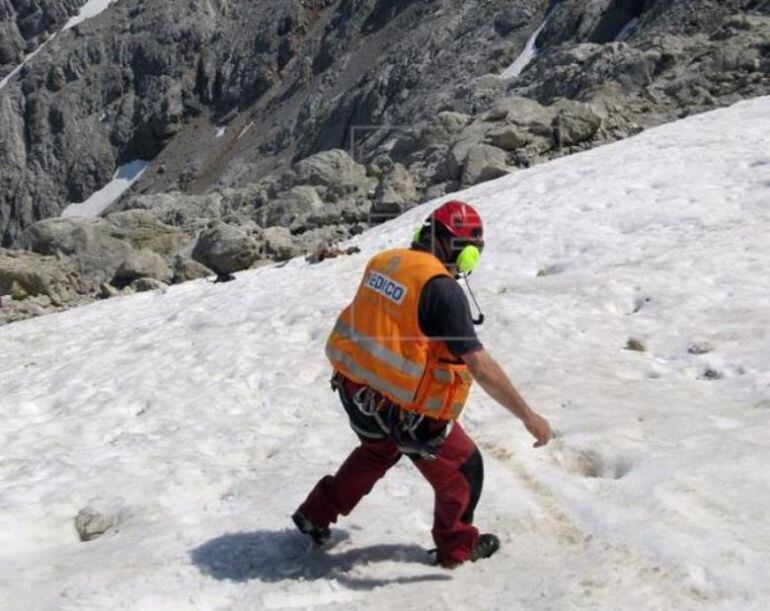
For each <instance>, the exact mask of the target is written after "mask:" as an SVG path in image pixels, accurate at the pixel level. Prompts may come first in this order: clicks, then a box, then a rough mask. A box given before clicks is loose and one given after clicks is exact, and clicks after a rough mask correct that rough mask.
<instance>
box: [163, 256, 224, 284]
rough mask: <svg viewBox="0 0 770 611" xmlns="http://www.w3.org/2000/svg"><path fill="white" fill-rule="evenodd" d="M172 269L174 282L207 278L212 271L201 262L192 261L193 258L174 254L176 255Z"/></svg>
mask: <svg viewBox="0 0 770 611" xmlns="http://www.w3.org/2000/svg"><path fill="white" fill-rule="evenodd" d="M173 269H174V278H173V281H174V282H175V283H179V282H187V281H188V280H198V279H200V278H208V277H209V276H211V275H212V274H213V273H214V272H213V271H212V270H210V269H209V268H208V267H206V266H205V265H203V264H202V263H198V261H194V260H193V259H188V258H187V257H185V256H183V255H176V257H174V264H173Z"/></svg>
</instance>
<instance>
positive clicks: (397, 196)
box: [369, 163, 419, 223]
mask: <svg viewBox="0 0 770 611" xmlns="http://www.w3.org/2000/svg"><path fill="white" fill-rule="evenodd" d="M418 199H419V195H418V194H417V189H416V188H415V185H414V179H413V178H412V175H411V174H410V173H409V170H407V169H406V168H405V167H404V166H403V165H401V164H400V163H397V164H395V165H394V166H393V169H392V170H391V171H390V173H388V174H386V175H385V176H384V177H383V178H382V180H381V181H380V184H379V185H377V189H376V190H375V192H374V202H372V206H371V209H370V212H369V218H370V221H371V222H375V223H376V222H382V221H386V220H389V219H391V218H393V217H394V216H397V215H399V214H401V213H402V212H404V211H405V210H407V209H409V208H411V207H413V206H414V205H416V204H417V202H418Z"/></svg>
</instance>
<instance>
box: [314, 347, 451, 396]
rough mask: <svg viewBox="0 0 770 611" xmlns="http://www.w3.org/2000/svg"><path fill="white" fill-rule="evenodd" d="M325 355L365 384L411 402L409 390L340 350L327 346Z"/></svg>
mask: <svg viewBox="0 0 770 611" xmlns="http://www.w3.org/2000/svg"><path fill="white" fill-rule="evenodd" d="M326 356H328V357H329V360H331V361H332V362H335V361H336V362H338V363H342V364H343V365H345V367H347V368H348V369H349V370H350V372H351V373H352V374H353V375H354V376H356V377H358V378H360V379H362V380H363V381H365V382H366V383H367V384H370V385H371V386H372V387H374V388H377V389H381V390H384V391H385V392H387V393H389V394H391V395H392V396H394V397H395V398H396V399H397V400H398V401H401V402H402V403H404V404H409V403H412V401H414V394H413V393H411V392H409V391H408V390H404V389H403V388H398V387H397V386H394V385H393V384H391V383H390V382H386V381H385V380H383V379H382V378H381V377H380V376H378V375H377V374H376V373H374V372H372V371H369V370H368V369H365V368H363V367H361V365H359V364H358V363H356V362H355V360H353V359H352V358H350V357H349V356H348V355H347V354H345V353H343V352H340V351H339V350H336V349H335V348H332V347H330V346H327V347H326ZM440 407H441V406H440V405H439V408H440Z"/></svg>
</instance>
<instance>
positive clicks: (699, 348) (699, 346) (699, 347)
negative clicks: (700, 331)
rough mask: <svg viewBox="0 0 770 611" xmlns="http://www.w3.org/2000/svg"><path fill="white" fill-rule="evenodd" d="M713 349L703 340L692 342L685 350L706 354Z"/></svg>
mask: <svg viewBox="0 0 770 611" xmlns="http://www.w3.org/2000/svg"><path fill="white" fill-rule="evenodd" d="M713 351H714V346H713V345H712V344H711V343H710V342H707V341H705V340H701V341H697V342H694V343H693V344H691V345H690V347H689V348H687V352H689V353H690V354H708V353H709V352H713Z"/></svg>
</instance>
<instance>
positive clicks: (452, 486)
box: [299, 422, 483, 566]
mask: <svg viewBox="0 0 770 611" xmlns="http://www.w3.org/2000/svg"><path fill="white" fill-rule="evenodd" d="M401 455H402V453H401V452H400V451H399V449H398V448H397V447H396V445H395V444H394V443H393V442H392V441H391V440H390V439H382V440H366V439H362V440H361V445H359V446H358V447H357V448H356V449H355V450H353V452H351V454H350V456H348V458H347V460H346V461H345V462H344V463H343V464H342V466H341V467H340V468H339V470H338V471H337V473H336V474H334V475H327V476H326V477H324V478H322V479H321V480H320V481H319V482H318V483H317V484H316V486H315V488H313V490H312V492H311V493H310V495H309V496H308V498H307V500H306V501H305V502H304V503H303V504H302V505H301V506H300V508H299V510H300V511H301V512H302V514H303V515H304V516H305V517H307V518H308V519H310V520H311V521H313V522H314V523H315V524H316V525H318V526H326V525H328V524H329V523H331V522H336V521H337V517H338V516H340V515H348V514H349V513H350V512H351V511H352V510H353V508H354V507H355V506H356V505H357V504H358V502H359V501H360V500H361V498H362V497H363V496H364V495H366V494H368V493H369V492H370V491H371V489H372V488H373V487H374V484H375V483H376V482H377V480H379V479H380V478H381V477H382V476H383V475H385V473H386V472H387V470H388V469H390V468H391V467H392V466H393V465H395V464H396V463H397V462H398V460H399V459H400V458H401ZM412 460H413V462H414V464H415V466H416V467H417V468H418V469H419V470H420V473H422V474H423V476H424V477H425V479H427V480H428V482H430V484H431V486H433V489H434V491H435V499H436V500H435V509H434V518H433V530H432V533H433V540H434V541H435V542H436V548H437V551H438V558H439V560H440V562H441V564H443V565H444V566H454V565H456V564H459V563H461V562H464V561H465V560H467V559H468V558H469V556H470V553H471V550H472V549H473V546H474V545H475V543H476V540H477V539H478V534H479V533H478V530H477V529H476V527H474V526H473V524H472V521H473V511H474V509H475V507H476V503H477V502H478V499H479V496H480V494H481V485H482V480H483V464H482V462H481V454H480V453H479V451H478V449H477V448H476V445H475V444H474V443H473V441H472V440H471V438H470V437H468V435H467V434H466V433H465V431H463V429H462V427H461V426H460V424H459V422H456V423H455V424H454V427H453V428H452V431H451V432H450V434H449V436H448V437H447V439H446V441H445V442H444V444H443V445H442V446H441V450H440V451H439V453H438V455H437V456H436V457H435V458H433V459H429V458H415V457H412Z"/></svg>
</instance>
